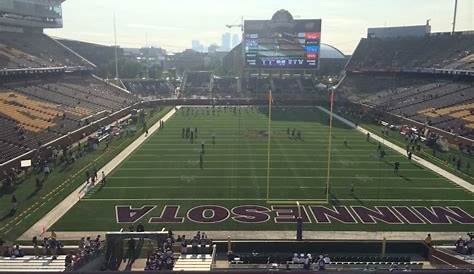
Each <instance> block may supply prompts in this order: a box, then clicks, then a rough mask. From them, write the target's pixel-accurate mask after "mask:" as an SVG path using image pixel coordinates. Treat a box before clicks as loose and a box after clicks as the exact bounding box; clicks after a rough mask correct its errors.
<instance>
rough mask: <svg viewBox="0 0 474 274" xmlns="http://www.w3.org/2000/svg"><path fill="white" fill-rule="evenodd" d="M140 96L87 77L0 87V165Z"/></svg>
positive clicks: (20, 83) (33, 81) (126, 104)
mask: <svg viewBox="0 0 474 274" xmlns="http://www.w3.org/2000/svg"><path fill="white" fill-rule="evenodd" d="M137 100H138V99H137V98H135V97H134V96H132V95H130V94H127V93H125V92H123V91H120V90H118V89H116V88H114V87H111V86H109V85H107V84H106V83H104V82H102V81H99V80H96V79H94V78H92V77H90V76H84V75H70V76H59V77H56V76H55V77H45V78H43V79H41V80H31V81H27V82H24V81H20V82H11V83H5V84H3V85H0V126H1V133H0V151H1V155H0V163H2V162H5V161H7V160H9V159H11V158H12V157H15V156H19V155H21V154H23V153H25V152H26V151H28V150H30V149H34V148H37V147H38V146H40V145H42V144H45V143H47V142H49V141H52V140H54V139H56V138H59V137H61V136H63V135H65V134H67V133H68V132H71V131H73V130H75V129H78V128H80V127H82V126H85V125H87V124H89V123H92V122H94V121H96V120H98V119H100V118H103V117H104V116H105V115H107V114H108V113H110V112H113V111H116V110H119V109H122V108H124V107H127V106H129V105H131V104H133V103H134V102H137Z"/></svg>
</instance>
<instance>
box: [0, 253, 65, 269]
mask: <svg viewBox="0 0 474 274" xmlns="http://www.w3.org/2000/svg"><path fill="white" fill-rule="evenodd" d="M65 259H66V256H65V255H61V256H58V257H57V258H56V259H53V258H52V257H51V256H46V257H35V256H24V257H17V258H14V257H0V272H6V273H13V272H25V271H31V272H63V271H64V270H65Z"/></svg>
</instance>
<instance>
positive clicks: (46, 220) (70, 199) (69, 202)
mask: <svg viewBox="0 0 474 274" xmlns="http://www.w3.org/2000/svg"><path fill="white" fill-rule="evenodd" d="M179 108H180V107H177V109H179ZM175 113H176V109H175V108H173V109H172V110H170V111H169V112H168V113H167V114H166V115H165V116H163V118H162V119H161V120H163V121H164V122H166V121H167V120H169V119H170V118H171V117H172V116H173V115H174V114H175ZM159 128H160V121H158V122H157V123H155V124H154V125H153V126H151V127H150V128H149V129H148V135H145V133H144V134H142V135H140V136H139V137H138V138H137V139H136V140H135V141H133V142H132V143H131V144H130V145H129V146H128V147H126V148H125V149H124V150H123V151H121V152H120V153H119V154H118V155H117V156H115V158H114V159H112V160H111V161H110V162H109V163H107V164H106V165H105V166H104V167H102V168H101V169H100V170H99V171H98V172H97V174H98V175H99V179H100V177H101V174H102V172H104V174H105V175H106V176H107V175H108V174H110V172H112V171H113V170H114V169H115V168H116V167H117V166H118V165H120V163H122V162H123V161H124V160H125V159H126V158H127V157H128V156H129V155H130V154H131V153H132V152H133V151H135V150H136V149H137V148H138V147H139V146H140V145H141V144H143V143H144V142H145V141H146V140H147V139H148V138H150V136H152V135H153V133H154V132H155V131H157V130H158V129H159ZM86 185H87V182H84V183H83V184H82V185H81V186H79V187H78V188H77V189H76V190H75V191H73V192H72V193H71V194H69V196H67V197H66V198H65V199H64V200H63V201H61V202H60V203H59V204H58V205H57V206H56V207H54V208H53V209H52V210H51V211H49V212H48V214H46V215H45V216H43V218H41V219H40V220H39V221H38V222H36V223H35V224H34V225H32V226H31V227H30V228H29V229H28V230H27V231H26V232H25V233H23V235H22V236H21V237H20V238H24V237H26V238H28V239H31V238H32V237H33V236H38V235H39V234H40V233H41V230H42V229H43V228H44V229H45V230H48V229H49V228H50V227H51V226H52V225H53V224H54V223H56V222H57V221H58V220H59V219H60V218H61V217H62V216H64V214H66V212H68V211H69V210H70V209H71V208H72V207H73V206H74V205H75V204H76V203H77V202H78V201H79V199H80V197H81V195H82V190H83V189H84V188H85V187H86Z"/></svg>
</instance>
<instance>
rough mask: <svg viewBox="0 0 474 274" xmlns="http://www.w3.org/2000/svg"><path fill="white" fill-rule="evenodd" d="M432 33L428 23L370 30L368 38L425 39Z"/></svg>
mask: <svg viewBox="0 0 474 274" xmlns="http://www.w3.org/2000/svg"><path fill="white" fill-rule="evenodd" d="M430 33H431V26H430V24H429V21H428V22H426V25H418V26H403V27H381V28H369V29H368V30H367V38H379V39H386V38H399V37H423V36H426V35H429V34H430Z"/></svg>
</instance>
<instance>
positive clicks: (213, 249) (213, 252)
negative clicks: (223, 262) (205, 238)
mask: <svg viewBox="0 0 474 274" xmlns="http://www.w3.org/2000/svg"><path fill="white" fill-rule="evenodd" d="M216 252H217V247H216V244H213V245H212V255H211V257H212V263H211V270H212V269H214V268H216Z"/></svg>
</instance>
